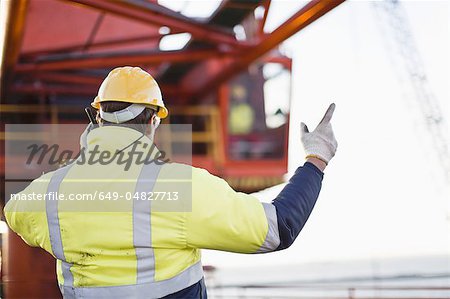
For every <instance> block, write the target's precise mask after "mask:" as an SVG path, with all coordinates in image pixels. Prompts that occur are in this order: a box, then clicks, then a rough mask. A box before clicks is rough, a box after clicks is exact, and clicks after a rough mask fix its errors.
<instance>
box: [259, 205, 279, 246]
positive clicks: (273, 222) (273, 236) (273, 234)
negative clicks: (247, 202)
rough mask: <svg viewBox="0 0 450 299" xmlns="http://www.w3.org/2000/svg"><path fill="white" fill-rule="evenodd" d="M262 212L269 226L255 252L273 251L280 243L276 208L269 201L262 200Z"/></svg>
mask: <svg viewBox="0 0 450 299" xmlns="http://www.w3.org/2000/svg"><path fill="white" fill-rule="evenodd" d="M261 204H262V205H263V207H264V212H265V213H266V218H267V223H268V225H269V228H268V230H267V235H266V239H265V240H264V243H263V244H262V245H261V247H260V248H259V249H258V251H257V252H256V253H263V252H270V251H274V250H275V249H277V248H278V246H279V245H280V233H279V231H278V219H277V210H276V208H275V206H274V205H273V204H271V203H266V202H262V203H261Z"/></svg>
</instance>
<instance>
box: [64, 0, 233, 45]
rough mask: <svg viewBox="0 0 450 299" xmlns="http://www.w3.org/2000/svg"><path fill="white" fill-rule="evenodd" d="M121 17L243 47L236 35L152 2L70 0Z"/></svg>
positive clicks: (210, 40) (200, 38) (206, 39)
mask: <svg viewBox="0 0 450 299" xmlns="http://www.w3.org/2000/svg"><path fill="white" fill-rule="evenodd" d="M70 1H72V2H76V3H79V4H83V5H86V6H89V7H92V8H95V9H99V10H102V11H106V12H108V13H112V14H115V15H119V16H121V17H125V18H129V19H131V20H134V21H140V22H143V23H145V24H150V25H155V26H167V27H169V28H171V29H174V30H179V31H182V32H189V33H190V34H192V36H193V37H194V38H196V39H199V40H204V41H209V42H213V43H225V44H230V45H233V46H242V43H240V42H239V41H237V40H236V38H235V36H234V34H232V33H231V32H227V31H225V30H221V29H219V28H217V27H213V26H210V25H207V24H204V23H201V22H197V21H194V20H192V19H190V18H188V17H186V16H183V15H182V14H180V13H177V12H175V11H172V10H170V9H168V8H165V7H163V6H161V5H158V4H155V3H151V2H142V1H141V2H137V1H132V0H121V1H109V0H70Z"/></svg>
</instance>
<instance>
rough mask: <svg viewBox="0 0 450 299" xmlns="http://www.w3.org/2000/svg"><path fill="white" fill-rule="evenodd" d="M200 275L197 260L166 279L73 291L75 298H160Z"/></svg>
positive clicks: (200, 268) (197, 278)
mask: <svg viewBox="0 0 450 299" xmlns="http://www.w3.org/2000/svg"><path fill="white" fill-rule="evenodd" d="M174 262H176V261H174ZM202 277H203V269H202V264H201V262H197V263H196V264H194V265H192V266H190V267H189V268H187V269H186V270H184V271H183V272H181V273H180V274H178V275H177V276H174V277H172V278H169V279H166V280H161V281H154V282H149V283H144V284H133V285H124V286H112V287H85V288H75V289H74V291H75V298H83V299H97V298H105V299H106V298H137V299H138V298H149V299H150V298H161V297H164V296H166V295H169V294H173V293H175V292H178V291H181V290H182V289H185V288H187V287H189V286H191V285H193V284H195V283H197V282H198V281H199V280H200V279H202ZM64 298H66V296H65V295H64Z"/></svg>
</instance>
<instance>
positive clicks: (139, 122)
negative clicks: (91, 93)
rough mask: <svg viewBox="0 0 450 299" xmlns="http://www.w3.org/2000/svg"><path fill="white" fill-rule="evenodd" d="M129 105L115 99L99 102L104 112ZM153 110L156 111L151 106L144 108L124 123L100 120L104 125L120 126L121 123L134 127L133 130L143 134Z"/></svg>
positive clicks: (117, 109)
mask: <svg viewBox="0 0 450 299" xmlns="http://www.w3.org/2000/svg"><path fill="white" fill-rule="evenodd" d="M130 105H131V104H130V103H124V102H116V101H105V102H101V103H100V106H101V108H102V110H103V111H104V112H115V111H119V110H122V109H125V108H127V107H128V106H130ZM155 112H156V111H155V110H153V109H151V108H145V109H144V111H142V112H141V114H139V115H138V116H136V117H135V118H133V119H131V120H129V121H127V122H124V123H120V124H116V123H111V122H109V121H106V120H104V119H102V120H101V122H102V124H103V125H104V126H121V125H123V126H126V127H129V128H132V129H135V130H137V131H139V132H141V133H143V134H145V131H146V129H147V124H148V122H149V121H150V119H151V118H152V116H153V114H154V113H155Z"/></svg>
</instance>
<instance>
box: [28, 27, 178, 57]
mask: <svg viewBox="0 0 450 299" xmlns="http://www.w3.org/2000/svg"><path fill="white" fill-rule="evenodd" d="M172 33H173V34H175V33H180V31H172V32H171V34H172ZM163 36H165V34H153V35H143V36H136V37H130V38H122V39H110V40H105V41H101V42H96V43H94V44H91V45H90V46H89V49H88V50H91V49H98V48H104V47H115V46H121V45H129V44H131V43H145V42H150V41H154V40H159V39H160V38H162V37H163ZM84 48H85V44H84V43H83V44H79V45H72V46H68V47H62V48H51V49H45V50H38V51H32V52H25V53H23V54H22V55H21V57H23V58H25V59H29V58H33V57H35V56H40V55H52V54H58V53H67V52H75V51H81V50H83V49H84Z"/></svg>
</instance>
